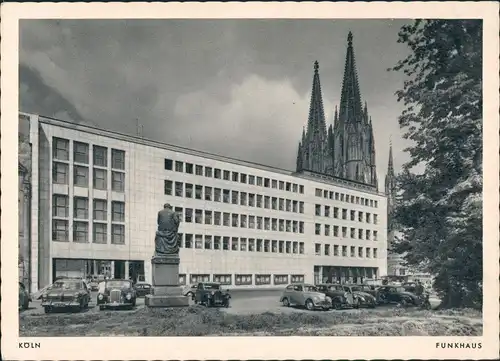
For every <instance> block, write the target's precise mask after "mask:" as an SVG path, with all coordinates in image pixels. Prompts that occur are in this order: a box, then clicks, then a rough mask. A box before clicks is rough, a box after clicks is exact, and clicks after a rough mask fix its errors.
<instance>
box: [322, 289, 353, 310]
mask: <svg viewBox="0 0 500 361" xmlns="http://www.w3.org/2000/svg"><path fill="white" fill-rule="evenodd" d="M317 288H318V290H319V292H321V293H323V294H325V295H326V296H328V297H330V299H331V300H332V304H333V308H335V309H336V310H341V309H343V308H353V307H354V297H353V294H352V293H350V292H346V290H345V289H344V287H343V286H342V285H340V284H330V283H322V284H319V285H318V286H317Z"/></svg>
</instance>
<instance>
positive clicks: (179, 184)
mask: <svg viewBox="0 0 500 361" xmlns="http://www.w3.org/2000/svg"><path fill="white" fill-rule="evenodd" d="M183 189H184V187H183V184H182V182H175V196H176V197H182V193H183Z"/></svg>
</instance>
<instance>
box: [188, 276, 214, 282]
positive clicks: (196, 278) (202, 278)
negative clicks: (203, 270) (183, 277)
mask: <svg viewBox="0 0 500 361" xmlns="http://www.w3.org/2000/svg"><path fill="white" fill-rule="evenodd" d="M189 279H190V283H191V284H195V283H199V282H210V275H207V274H194V275H189Z"/></svg>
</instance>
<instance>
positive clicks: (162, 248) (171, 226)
mask: <svg viewBox="0 0 500 361" xmlns="http://www.w3.org/2000/svg"><path fill="white" fill-rule="evenodd" d="M157 223H158V230H157V231H156V237H155V253H154V257H165V256H172V255H178V254H179V242H178V233H177V232H178V230H179V224H180V223H181V221H180V217H179V215H178V214H177V213H176V212H175V211H174V210H173V209H172V206H171V205H170V204H168V203H166V204H165V205H164V206H163V209H162V210H161V211H159V212H158V220H157Z"/></svg>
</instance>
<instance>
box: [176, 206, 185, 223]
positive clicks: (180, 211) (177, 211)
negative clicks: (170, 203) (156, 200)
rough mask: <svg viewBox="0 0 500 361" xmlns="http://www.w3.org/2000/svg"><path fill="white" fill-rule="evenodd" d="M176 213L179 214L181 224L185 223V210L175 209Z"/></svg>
mask: <svg viewBox="0 0 500 361" xmlns="http://www.w3.org/2000/svg"><path fill="white" fill-rule="evenodd" d="M174 212H175V213H177V215H178V216H179V219H180V220H181V222H182V221H184V217H183V212H184V210H183V209H182V207H175V208H174Z"/></svg>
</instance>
